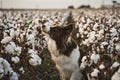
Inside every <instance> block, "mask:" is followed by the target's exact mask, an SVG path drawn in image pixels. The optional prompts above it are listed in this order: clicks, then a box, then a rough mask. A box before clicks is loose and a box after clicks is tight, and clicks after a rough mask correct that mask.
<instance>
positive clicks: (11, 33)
mask: <svg viewBox="0 0 120 80" xmlns="http://www.w3.org/2000/svg"><path fill="white" fill-rule="evenodd" d="M10 36H11V38H13V37H14V36H15V31H14V29H11V30H10Z"/></svg>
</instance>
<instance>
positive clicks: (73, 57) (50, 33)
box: [42, 15, 87, 80]
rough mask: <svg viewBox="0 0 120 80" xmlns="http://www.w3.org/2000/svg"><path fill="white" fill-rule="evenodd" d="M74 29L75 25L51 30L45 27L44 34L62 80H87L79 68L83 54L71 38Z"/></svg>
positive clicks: (51, 28)
mask: <svg viewBox="0 0 120 80" xmlns="http://www.w3.org/2000/svg"><path fill="white" fill-rule="evenodd" d="M69 16H71V15H69ZM73 28H74V24H73V23H70V24H67V25H65V26H64V25H63V26H56V27H49V28H48V27H47V26H46V25H43V26H42V32H43V34H44V35H45V36H46V37H47V38H48V42H47V45H48V50H49V51H50V53H51V57H52V60H53V61H54V62H55V64H56V67H57V69H58V71H59V73H60V76H61V80H87V78H86V77H85V73H84V72H83V71H82V70H80V67H79V59H80V56H81V54H80V51H79V47H78V45H77V44H76V42H75V40H74V39H73V38H72V36H71V34H72V31H73Z"/></svg>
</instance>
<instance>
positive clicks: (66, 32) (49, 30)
mask: <svg viewBox="0 0 120 80" xmlns="http://www.w3.org/2000/svg"><path fill="white" fill-rule="evenodd" d="M72 30H73V24H68V25H66V26H55V27H49V26H46V25H43V26H42V32H43V34H44V35H45V36H47V37H48V38H49V39H52V40H54V41H56V44H57V45H58V46H61V47H62V44H64V43H66V41H67V40H68V37H69V36H70V34H71V32H72Z"/></svg>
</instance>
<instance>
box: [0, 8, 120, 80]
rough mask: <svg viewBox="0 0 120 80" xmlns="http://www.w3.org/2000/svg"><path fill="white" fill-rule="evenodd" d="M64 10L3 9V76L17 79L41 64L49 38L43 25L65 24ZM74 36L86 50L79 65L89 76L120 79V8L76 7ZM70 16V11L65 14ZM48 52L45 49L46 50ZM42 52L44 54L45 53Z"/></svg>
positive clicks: (0, 66)
mask: <svg viewBox="0 0 120 80" xmlns="http://www.w3.org/2000/svg"><path fill="white" fill-rule="evenodd" d="M63 13H65V11H58V10H57V11H1V12H0V50H1V51H0V78H1V79H4V78H5V77H8V79H10V80H18V79H19V77H20V75H22V74H25V73H26V72H27V70H28V69H26V68H28V67H29V66H34V67H35V66H41V65H42V64H44V63H42V61H43V60H42V58H41V57H42V55H41V54H43V52H44V50H45V49H46V41H47V38H46V37H45V36H44V35H43V34H42V33H41V28H40V27H41V26H42V25H46V26H48V29H49V28H50V27H54V26H56V25H59V26H62V24H63V23H65V22H64V18H63V16H65V15H63ZM72 13H73V18H74V20H75V28H74V30H75V31H73V32H75V35H74V38H75V39H76V40H77V42H78V45H79V47H80V49H81V50H82V51H83V52H85V53H86V54H85V55H84V56H83V58H82V60H81V62H82V63H81V65H80V68H81V69H82V70H84V71H86V72H87V73H88V76H89V80H119V79H120V15H119V14H120V10H119V9H118V10H114V11H113V10H74V11H72ZM66 18H67V15H66ZM44 54H46V53H44ZM44 54H43V55H44Z"/></svg>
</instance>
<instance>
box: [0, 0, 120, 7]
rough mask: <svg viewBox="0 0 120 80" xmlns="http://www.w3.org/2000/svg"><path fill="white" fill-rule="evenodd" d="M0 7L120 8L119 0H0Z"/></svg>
mask: <svg viewBox="0 0 120 80" xmlns="http://www.w3.org/2000/svg"><path fill="white" fill-rule="evenodd" d="M0 8H1V9H66V8H72V9H78V8H120V1H119V0H0Z"/></svg>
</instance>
